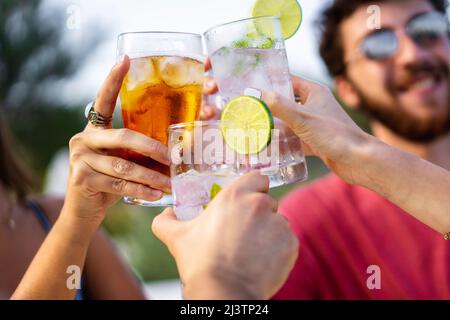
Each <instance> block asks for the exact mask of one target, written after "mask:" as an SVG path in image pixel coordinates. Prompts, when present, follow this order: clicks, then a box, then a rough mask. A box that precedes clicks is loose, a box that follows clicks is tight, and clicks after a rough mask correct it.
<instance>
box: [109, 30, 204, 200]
mask: <svg viewBox="0 0 450 320" xmlns="http://www.w3.org/2000/svg"><path fill="white" fill-rule="evenodd" d="M125 54H126V55H128V56H129V57H130V70H129V71H128V73H127V75H126V76H125V79H124V81H123V84H122V88H121V91H120V104H121V111H122V119H123V125H124V127H125V128H128V129H131V130H135V131H137V132H140V133H143V134H145V135H147V136H148V137H150V138H153V139H156V140H158V141H160V142H162V143H163V144H165V145H167V143H168V133H167V129H168V127H169V126H170V125H172V124H175V123H180V122H189V121H195V120H198V118H199V115H200V108H201V100H202V85H203V76H204V64H203V60H204V56H203V46H202V38H201V35H198V34H191V33H178V32H132V33H124V34H121V35H120V36H119V38H118V45H117V55H118V56H122V55H125ZM126 157H127V159H129V160H130V161H133V162H135V163H138V164H140V165H142V166H145V167H147V168H149V169H152V170H155V171H158V172H161V173H163V174H165V175H167V176H168V175H169V167H168V166H165V165H163V164H160V163H158V162H157V161H155V160H153V159H151V158H148V157H145V156H143V155H141V154H138V153H135V152H132V151H127V154H126ZM124 202H125V203H128V204H138V205H143V206H168V205H172V202H173V201H172V195H164V196H163V198H162V199H160V200H159V201H155V202H150V201H145V200H142V199H137V198H134V197H124Z"/></svg>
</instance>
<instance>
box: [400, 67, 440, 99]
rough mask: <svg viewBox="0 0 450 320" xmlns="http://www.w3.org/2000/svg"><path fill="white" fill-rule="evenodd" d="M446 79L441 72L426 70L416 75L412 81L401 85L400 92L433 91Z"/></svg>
mask: <svg viewBox="0 0 450 320" xmlns="http://www.w3.org/2000/svg"><path fill="white" fill-rule="evenodd" d="M443 81H444V77H443V75H442V74H441V73H439V72H434V73H430V72H426V73H422V74H420V75H418V76H416V77H415V78H414V79H413V80H412V81H409V82H407V83H406V84H403V85H401V86H399V91H400V93H418V94H429V93H432V91H434V90H435V89H436V88H437V87H439V85H441V84H442V82H443Z"/></svg>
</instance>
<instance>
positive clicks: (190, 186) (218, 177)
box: [172, 169, 239, 220]
mask: <svg viewBox="0 0 450 320" xmlns="http://www.w3.org/2000/svg"><path fill="white" fill-rule="evenodd" d="M238 177H239V175H238V174H236V173H234V172H232V171H231V172H214V171H210V172H202V173H199V172H197V171H195V170H194V169H191V170H189V171H187V172H185V173H182V174H180V175H178V176H175V177H174V178H173V179H172V190H173V193H174V195H175V197H174V204H175V213H176V215H177V218H178V220H191V219H193V218H195V217H197V216H198V215H199V214H200V213H201V212H202V211H203V209H204V208H205V207H206V206H207V205H208V203H209V202H210V201H211V200H212V199H213V198H214V196H215V195H216V194H217V193H218V192H219V191H220V190H222V189H223V188H225V187H227V186H228V185H230V184H231V183H233V182H234V181H235V180H236V179H237V178H238Z"/></svg>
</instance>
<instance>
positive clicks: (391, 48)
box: [361, 30, 398, 60]
mask: <svg viewBox="0 0 450 320" xmlns="http://www.w3.org/2000/svg"><path fill="white" fill-rule="evenodd" d="M397 49H398V41H397V36H396V35H395V33H394V32H393V31H391V30H383V31H378V32H375V33H372V34H370V35H368V36H367V37H366V38H365V40H364V41H363V43H362V45H361V50H362V52H363V53H364V55H365V56H366V57H367V58H369V59H372V60H382V59H387V58H389V57H391V56H392V55H393V54H394V53H395V52H396V51H397Z"/></svg>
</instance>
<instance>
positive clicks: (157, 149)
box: [148, 139, 164, 154]
mask: <svg viewBox="0 0 450 320" xmlns="http://www.w3.org/2000/svg"><path fill="white" fill-rule="evenodd" d="M148 147H149V150H151V152H152V153H154V154H162V153H163V152H164V147H163V145H162V144H161V143H160V142H159V141H157V140H154V139H149V141H148Z"/></svg>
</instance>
